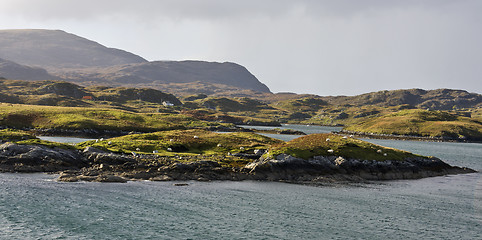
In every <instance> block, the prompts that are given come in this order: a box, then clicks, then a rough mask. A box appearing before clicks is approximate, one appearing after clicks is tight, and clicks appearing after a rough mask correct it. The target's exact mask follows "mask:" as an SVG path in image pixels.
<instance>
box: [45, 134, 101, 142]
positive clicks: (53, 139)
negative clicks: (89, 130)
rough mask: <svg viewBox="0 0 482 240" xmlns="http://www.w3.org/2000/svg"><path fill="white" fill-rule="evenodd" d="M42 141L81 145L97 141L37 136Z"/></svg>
mask: <svg viewBox="0 0 482 240" xmlns="http://www.w3.org/2000/svg"><path fill="white" fill-rule="evenodd" d="M37 137H38V138H40V139H41V140H45V141H51V142H61V143H81V142H85V141H89V140H95V139H93V138H78V137H50V136H37Z"/></svg>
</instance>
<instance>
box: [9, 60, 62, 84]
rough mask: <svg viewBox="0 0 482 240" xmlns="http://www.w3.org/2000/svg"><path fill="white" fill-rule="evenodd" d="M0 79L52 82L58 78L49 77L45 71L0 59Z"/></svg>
mask: <svg viewBox="0 0 482 240" xmlns="http://www.w3.org/2000/svg"><path fill="white" fill-rule="evenodd" d="M0 77H3V78H6V79H23V80H52V79H57V78H58V77H55V76H52V75H50V74H49V73H48V72H47V71H46V70H45V69H42V68H38V67H29V66H25V65H21V64H18V63H15V62H12V61H8V60H5V59H2V58H0Z"/></svg>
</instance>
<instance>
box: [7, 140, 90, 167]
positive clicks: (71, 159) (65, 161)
mask: <svg viewBox="0 0 482 240" xmlns="http://www.w3.org/2000/svg"><path fill="white" fill-rule="evenodd" d="M84 166H88V164H87V161H86V159H85V158H84V157H83V155H82V154H80V153H79V152H78V151H75V150H67V149H61V148H50V147H46V146H41V145H18V144H14V143H3V144H1V145H0V172H58V171H64V170H72V169H80V168H81V167H84Z"/></svg>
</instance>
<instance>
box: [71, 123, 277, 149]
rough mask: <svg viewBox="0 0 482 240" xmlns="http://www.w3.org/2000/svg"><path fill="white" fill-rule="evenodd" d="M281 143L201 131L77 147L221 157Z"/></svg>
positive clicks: (136, 136) (138, 136)
mask: <svg viewBox="0 0 482 240" xmlns="http://www.w3.org/2000/svg"><path fill="white" fill-rule="evenodd" d="M280 143H282V141H280V140H276V139H272V138H268V137H265V136H261V135H258V134H254V133H215V132H210V131H206V130H201V129H191V130H173V131H161V132H154V133H145V134H132V135H126V136H122V137H116V138H110V139H107V140H104V141H88V142H83V143H80V144H79V145H78V146H79V147H86V146H92V147H96V148H100V149H104V150H108V151H113V152H123V153H130V152H137V153H153V152H156V153H159V154H162V155H174V154H176V155H178V154H180V153H184V154H223V155H226V154H227V153H228V152H233V153H234V152H251V153H252V151H253V150H254V149H267V148H268V147H269V146H270V145H272V144H280Z"/></svg>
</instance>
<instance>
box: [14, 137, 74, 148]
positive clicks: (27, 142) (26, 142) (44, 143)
mask: <svg viewBox="0 0 482 240" xmlns="http://www.w3.org/2000/svg"><path fill="white" fill-rule="evenodd" d="M15 143H16V144H21V145H42V146H46V147H50V148H62V149H67V150H75V149H80V148H79V147H77V146H75V145H70V144H66V143H58V142H51V141H45V140H40V139H28V140H22V141H17V142H15Z"/></svg>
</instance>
